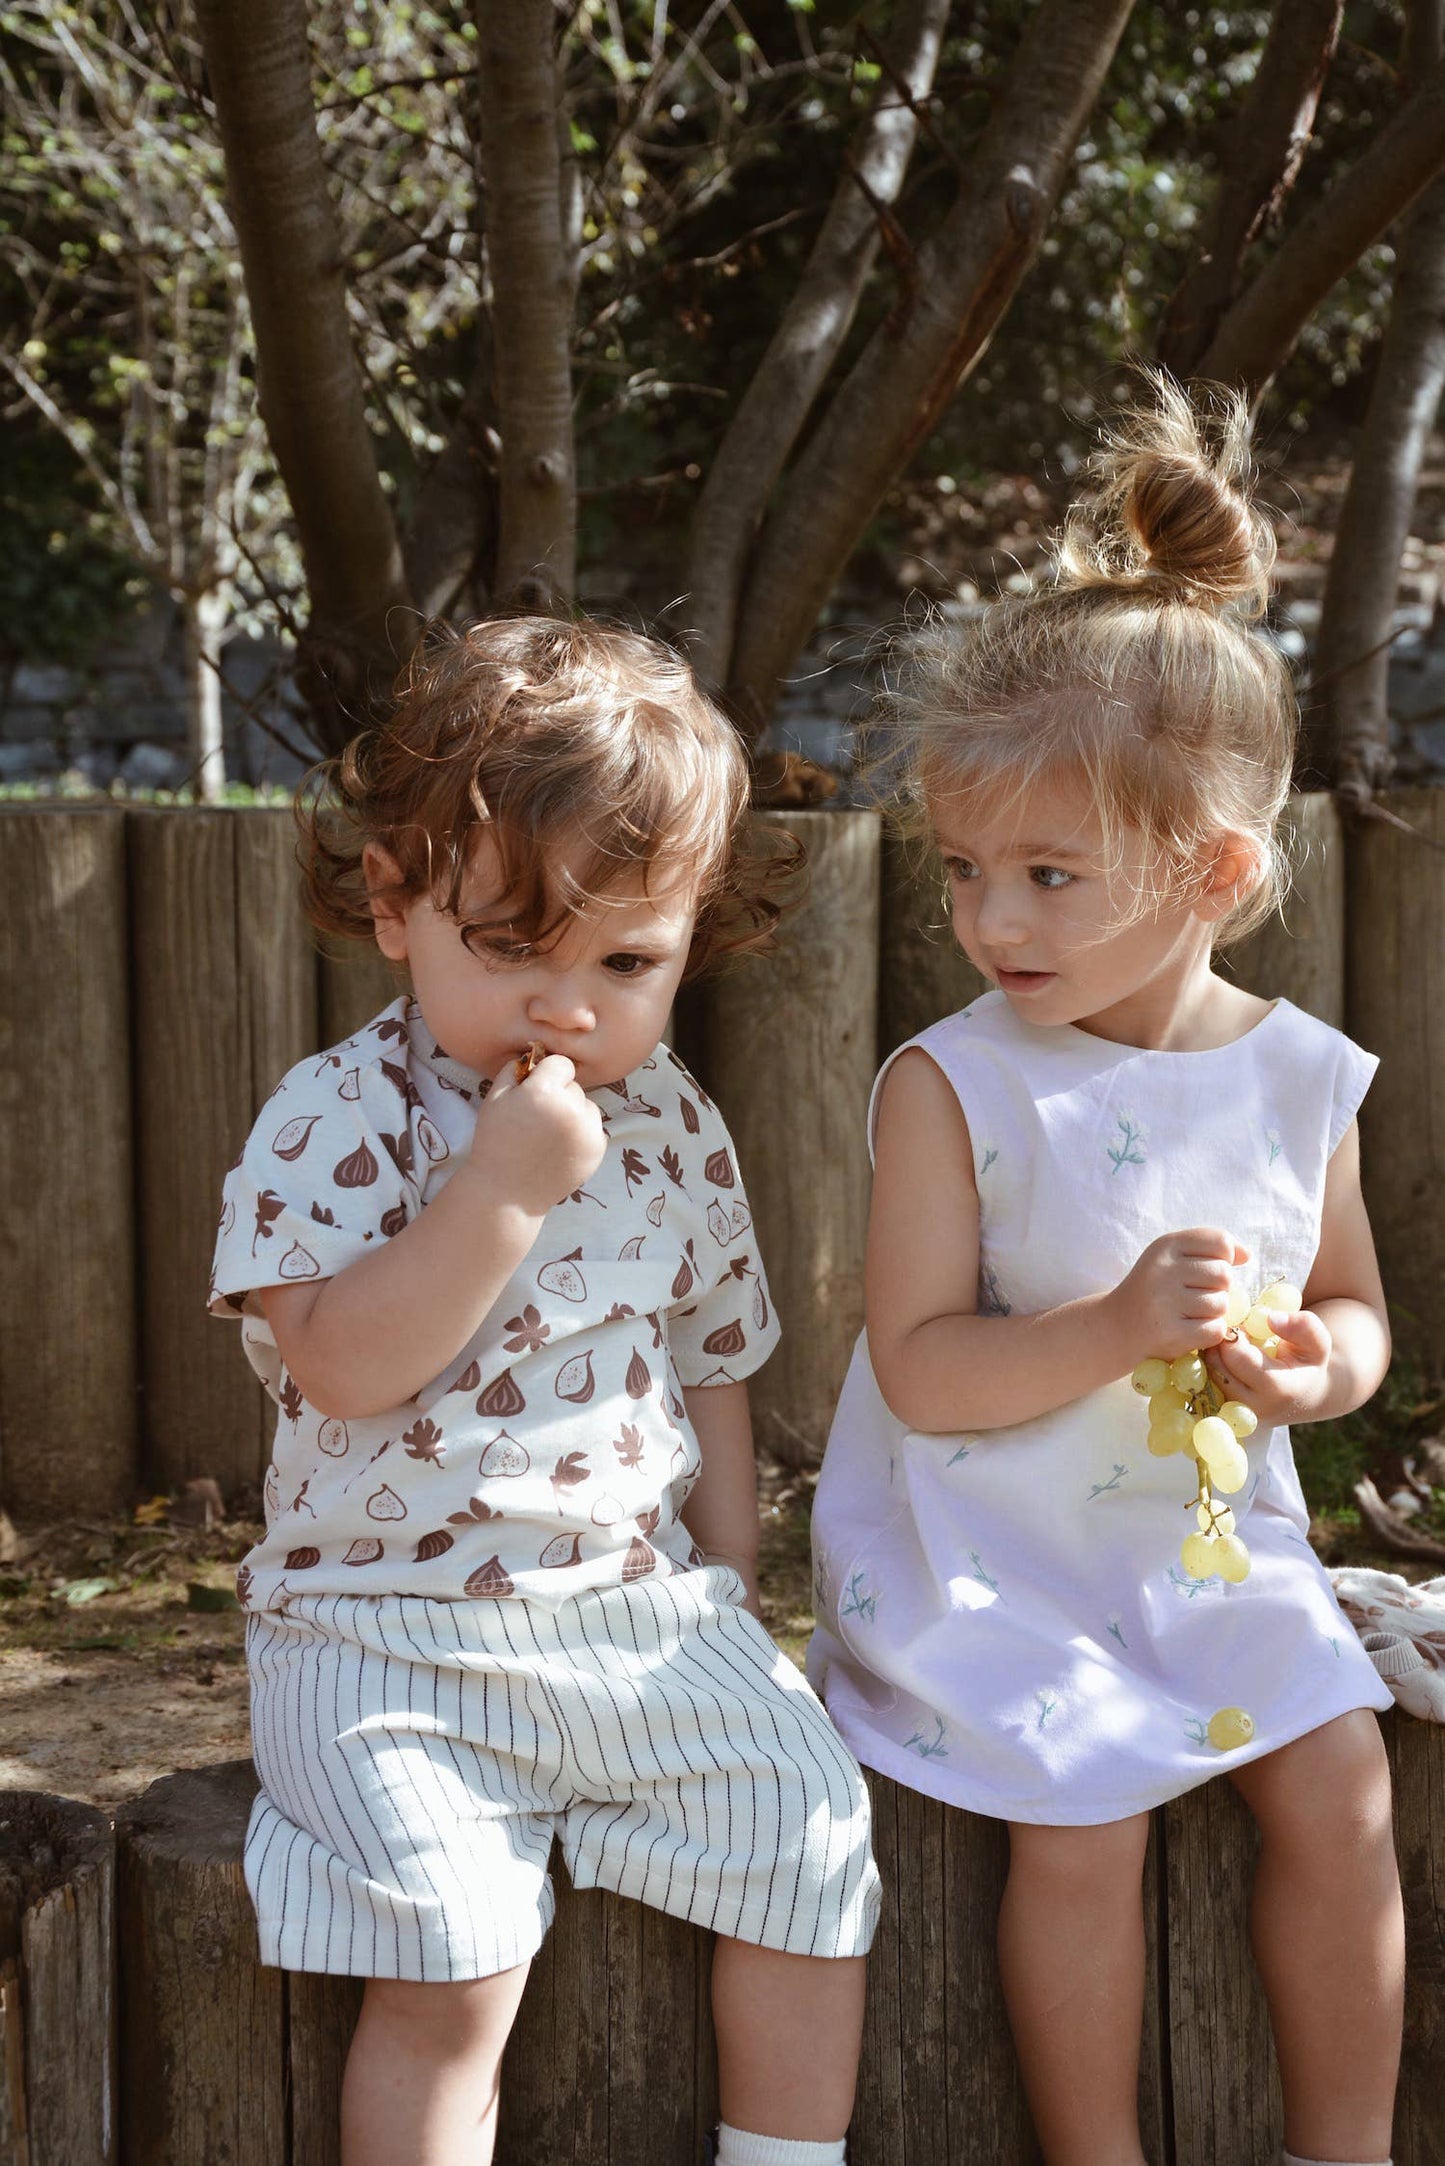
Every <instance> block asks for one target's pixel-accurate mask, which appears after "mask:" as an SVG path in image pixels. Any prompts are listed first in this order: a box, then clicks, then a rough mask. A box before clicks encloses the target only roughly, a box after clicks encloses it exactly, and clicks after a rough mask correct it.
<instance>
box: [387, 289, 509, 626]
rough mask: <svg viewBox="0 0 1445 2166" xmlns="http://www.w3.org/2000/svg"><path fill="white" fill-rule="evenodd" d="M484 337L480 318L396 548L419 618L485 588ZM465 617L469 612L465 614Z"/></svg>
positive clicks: (488, 441)
mask: <svg viewBox="0 0 1445 2166" xmlns="http://www.w3.org/2000/svg"><path fill="white" fill-rule="evenodd" d="M495 423H496V407H495V404H494V401H493V397H492V332H491V324H490V322H489V320H488V319H487V318H486V317H483V319H482V322H481V327H480V330H479V333H478V340H477V358H476V361H475V362H474V364H473V367H472V373H471V378H470V380H469V382H468V384H467V388H466V393H465V395H464V397H463V399H462V403H461V406H460V407H459V408H458V410H457V417H456V419H455V421H454V422H453V423H452V426H451V432H450V434H449V435H448V437H447V440H446V443H445V444H444V445H443V446H442V449H441V450H440V451H439V452H438V453H437V456H436V459H435V462H434V463H433V465H432V468H431V471H430V472H429V473H428V475H427V477H426V480H425V481H424V482H423V483H422V486H421V490H420V493H419V495H418V496H417V500H416V506H415V509H414V510H413V512H412V516H411V523H410V525H409V526H408V528H407V532H406V538H405V541H404V543H403V549H404V552H405V556H406V570H407V578H408V580H409V581H410V583H411V591H412V594H413V595H414V596H415V598H416V606H417V608H418V610H419V611H420V613H421V615H422V616H423V617H434V616H447V615H449V614H450V613H451V612H452V610H454V609H455V608H456V607H457V604H458V601H459V599H460V600H461V602H462V604H463V607H464V609H465V608H466V606H467V605H468V604H470V603H472V602H476V601H479V600H480V598H481V596H482V595H483V594H485V592H486V591H487V589H488V588H489V587H490V586H491V584H492V561H493V559H494V557H495V555H496V545H497V477H496V458H495V454H494V451H493V449H492V446H493V445H495V442H496V430H495ZM467 613H470V611H469V610H468V611H467Z"/></svg>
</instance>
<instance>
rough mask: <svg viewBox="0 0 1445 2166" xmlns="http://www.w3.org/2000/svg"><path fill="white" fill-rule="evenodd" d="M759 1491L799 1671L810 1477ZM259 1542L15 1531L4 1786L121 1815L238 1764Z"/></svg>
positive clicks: (162, 1534) (3, 1620)
mask: <svg viewBox="0 0 1445 2166" xmlns="http://www.w3.org/2000/svg"><path fill="white" fill-rule="evenodd" d="M761 1488H762V1495H761V1500H760V1502H761V1516H762V1554H763V1569H764V1577H765V1594H764V1602H765V1608H766V1610H767V1622H768V1629H769V1630H770V1631H771V1632H772V1634H773V1636H774V1638H775V1639H777V1640H778V1642H779V1644H780V1645H782V1646H783V1647H785V1648H786V1649H787V1651H788V1653H789V1654H791V1655H792V1656H793V1658H794V1659H795V1660H801V1658H802V1654H803V1650H804V1648H805V1647H806V1645H807V1637H808V1633H809V1632H810V1631H811V1629H812V1617H811V1614H810V1611H809V1606H808V1596H809V1570H808V1513H807V1507H808V1501H809V1499H810V1496H811V1478H810V1477H806V1476H804V1477H799V1476H796V1475H791V1474H789V1473H788V1472H787V1470H786V1469H784V1468H781V1467H766V1468H764V1469H763V1470H762V1484H761ZM144 1509H145V1507H142V1510H144ZM260 1531H261V1530H260V1527H259V1526H258V1525H257V1524H256V1523H255V1522H254V1521H250V1520H242V1519H235V1520H227V1521H225V1522H224V1523H223V1524H221V1525H220V1526H218V1527H214V1528H212V1529H210V1530H209V1531H206V1532H202V1531H200V1530H197V1529H187V1530H179V1529H176V1528H173V1527H171V1526H169V1525H167V1524H166V1522H165V1521H164V1519H161V1520H160V1522H159V1523H158V1524H156V1525H154V1526H144V1525H136V1524H135V1523H134V1522H133V1521H126V1520H119V1521H100V1520H96V1521H83V1522H77V1521H70V1522H67V1523H66V1524H64V1525H62V1526H55V1527H36V1528H30V1529H26V1530H23V1532H22V1534H21V1535H20V1537H19V1538H18V1540H17V1542H16V1543H15V1544H14V1545H12V1548H13V1551H14V1553H13V1554H12V1555H10V1556H9V1557H8V1558H7V1559H6V1560H5V1561H4V1562H0V1789H12V1790H46V1791H49V1792H51V1793H52V1794H53V1795H55V1796H59V1797H71V1798H82V1799H86V1800H88V1801H89V1802H91V1803H93V1804H96V1805H106V1806H114V1805H118V1804H119V1803H120V1802H121V1801H122V1800H123V1799H125V1798H129V1797H134V1796H136V1795H137V1794H138V1793H139V1792H140V1791H142V1790H144V1789H145V1788H146V1786H147V1785H148V1784H149V1783H151V1782H154V1781H155V1779H156V1778H157V1776H160V1775H169V1774H170V1773H172V1772H173V1770H174V1769H176V1768H178V1767H207V1766H210V1765H211V1764H213V1763H214V1762H216V1761H218V1760H237V1759H241V1758H244V1757H245V1755H246V1754H247V1753H248V1752H249V1751H250V1730H249V1725H248V1720H247V1706H246V1665H245V1653H244V1639H245V1619H244V1617H243V1614H242V1612H241V1611H240V1610H239V1609H238V1608H236V1607H235V1606H234V1601H235V1598H234V1596H233V1595H232V1594H231V1582H232V1580H233V1578H234V1576H235V1568H236V1565H237V1563H238V1562H239V1561H240V1559H241V1558H242V1557H243V1556H244V1555H245V1553H246V1551H247V1549H249V1548H250V1546H251V1543H252V1542H253V1541H254V1540H255V1539H256V1537H257V1535H258V1534H259V1533H260ZM217 1603H224V1604H227V1605H228V1606H226V1607H222V1608H213V1607H210V1606H208V1605H212V1604H217ZM198 1605H200V1606H198Z"/></svg>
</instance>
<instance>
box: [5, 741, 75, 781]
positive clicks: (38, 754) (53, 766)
mask: <svg viewBox="0 0 1445 2166" xmlns="http://www.w3.org/2000/svg"><path fill="white" fill-rule="evenodd" d="M62 765H63V762H62V760H61V757H60V754H59V753H58V752H57V751H56V749H55V747H54V745H53V744H51V743H50V742H49V741H48V740H47V739H46V738H43V737H32V738H28V739H26V740H25V741H23V742H22V743H20V744H13V745H0V782H38V781H44V780H48V779H49V777H50V776H51V775H58V774H59V773H60V770H61V767H62Z"/></svg>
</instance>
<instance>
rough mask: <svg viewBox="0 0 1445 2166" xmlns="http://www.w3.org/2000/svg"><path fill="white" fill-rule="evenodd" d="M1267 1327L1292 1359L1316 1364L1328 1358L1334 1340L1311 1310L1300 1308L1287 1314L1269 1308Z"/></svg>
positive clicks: (1280, 1310) (1281, 1310)
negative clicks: (1291, 1313) (1293, 1312)
mask: <svg viewBox="0 0 1445 2166" xmlns="http://www.w3.org/2000/svg"><path fill="white" fill-rule="evenodd" d="M1269 1328H1270V1330H1271V1331H1272V1332H1273V1333H1274V1335H1275V1337H1276V1338H1277V1339H1279V1340H1280V1341H1281V1342H1282V1344H1283V1345H1284V1346H1285V1347H1286V1348H1287V1349H1288V1351H1289V1353H1290V1355H1291V1357H1292V1359H1293V1360H1295V1361H1307V1362H1310V1363H1311V1364H1316V1365H1317V1364H1319V1363H1321V1362H1324V1361H1327V1360H1328V1359H1329V1355H1330V1349H1331V1347H1332V1346H1333V1344H1334V1341H1333V1340H1332V1339H1331V1337H1330V1334H1329V1330H1328V1327H1327V1326H1326V1325H1325V1324H1323V1323H1321V1321H1320V1319H1319V1317H1318V1316H1316V1315H1314V1314H1313V1312H1312V1311H1311V1310H1309V1309H1300V1310H1299V1311H1298V1312H1297V1313H1296V1314H1294V1315H1289V1314H1286V1312H1285V1311H1284V1310H1283V1309H1271V1310H1270V1312H1269Z"/></svg>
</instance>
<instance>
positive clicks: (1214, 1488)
mask: <svg viewBox="0 0 1445 2166" xmlns="http://www.w3.org/2000/svg"><path fill="white" fill-rule="evenodd" d="M1303 1305H1304V1297H1303V1295H1302V1294H1301V1293H1300V1290H1299V1288H1298V1287H1297V1286H1291V1285H1290V1284H1289V1282H1288V1280H1286V1279H1275V1280H1274V1281H1273V1282H1272V1283H1271V1284H1270V1285H1268V1286H1266V1287H1264V1288H1263V1289H1262V1291H1261V1292H1260V1293H1259V1294H1258V1295H1257V1296H1256V1298H1255V1299H1254V1300H1253V1301H1250V1300H1247V1299H1246V1297H1245V1296H1244V1295H1243V1294H1242V1293H1240V1292H1239V1290H1238V1289H1237V1288H1235V1289H1232V1290H1231V1292H1230V1296H1229V1305H1228V1307H1227V1309H1226V1310H1225V1319H1226V1321H1227V1323H1228V1325H1229V1328H1230V1330H1231V1332H1235V1331H1242V1332H1243V1333H1244V1336H1245V1337H1246V1338H1247V1339H1249V1340H1251V1341H1252V1342H1253V1344H1254V1345H1256V1346H1257V1347H1258V1348H1259V1350H1260V1352H1261V1353H1262V1354H1266V1355H1268V1356H1269V1357H1270V1359H1273V1358H1274V1356H1275V1355H1276V1354H1277V1353H1278V1352H1279V1340H1278V1339H1277V1338H1276V1337H1275V1335H1274V1333H1273V1332H1272V1331H1271V1330H1270V1328H1269V1312H1270V1310H1271V1309H1274V1310H1277V1311H1280V1312H1282V1313H1285V1314H1287V1315H1290V1316H1293V1315H1294V1314H1296V1312H1297V1311H1298V1310H1299V1309H1301V1308H1302V1307H1303ZM1129 1381H1130V1382H1131V1383H1132V1384H1133V1386H1134V1389H1135V1390H1136V1391H1137V1392H1139V1393H1140V1394H1141V1395H1142V1396H1143V1397H1144V1398H1146V1399H1147V1400H1148V1402H1149V1449H1150V1451H1151V1452H1153V1453H1154V1455H1155V1457H1156V1458H1160V1459H1167V1458H1170V1457H1172V1456H1173V1454H1174V1453H1176V1452H1187V1453H1188V1454H1189V1456H1190V1457H1191V1458H1192V1459H1193V1461H1194V1468H1195V1473H1196V1475H1197V1477H1198V1487H1197V1489H1196V1491H1195V1494H1194V1496H1193V1497H1191V1499H1190V1501H1189V1505H1188V1507H1187V1509H1189V1510H1191V1511H1193V1513H1194V1515H1195V1526H1196V1531H1195V1532H1194V1533H1193V1534H1186V1535H1185V1537H1184V1542H1183V1546H1182V1548H1181V1549H1180V1552H1179V1561H1180V1563H1181V1564H1182V1565H1183V1567H1184V1569H1185V1571H1186V1572H1187V1573H1188V1574H1189V1577H1190V1578H1191V1579H1212V1578H1213V1576H1214V1574H1215V1573H1216V1572H1217V1573H1218V1574H1219V1576H1220V1578H1221V1579H1227V1580H1231V1581H1233V1582H1234V1583H1235V1584H1236V1585H1237V1584H1238V1582H1239V1581H1240V1580H1242V1579H1247V1578H1248V1577H1249V1551H1248V1550H1247V1549H1246V1548H1245V1545H1244V1543H1243V1542H1242V1541H1241V1540H1240V1538H1239V1536H1238V1535H1237V1534H1236V1533H1235V1531H1234V1513H1233V1512H1232V1510H1231V1509H1230V1507H1229V1506H1228V1505H1227V1504H1221V1503H1220V1502H1219V1498H1220V1497H1221V1496H1233V1495H1234V1493H1235V1492H1236V1490H1239V1489H1242V1488H1243V1487H1244V1484H1245V1481H1246V1480H1247V1478H1248V1475H1249V1461H1248V1459H1247V1458H1246V1457H1245V1452H1244V1439H1245V1438H1246V1437H1247V1436H1251V1435H1253V1433H1254V1431H1255V1430H1256V1429H1257V1428H1258V1427H1259V1417H1258V1416H1257V1415H1256V1414H1255V1412H1254V1410H1253V1409H1252V1408H1251V1407H1247V1406H1244V1405H1243V1404H1241V1402H1240V1401H1239V1400H1238V1399H1226V1398H1225V1396H1224V1394H1223V1392H1222V1391H1220V1389H1219V1387H1218V1385H1217V1384H1216V1383H1215V1382H1214V1381H1213V1379H1212V1378H1211V1376H1210V1374H1209V1371H1208V1370H1207V1369H1206V1368H1205V1366H1204V1362H1203V1359H1202V1357H1201V1356H1200V1354H1199V1353H1198V1352H1197V1351H1195V1352H1194V1353H1190V1354H1180V1355H1178V1356H1177V1358H1176V1359H1175V1360H1173V1361H1162V1360H1159V1359H1158V1358H1154V1359H1151V1360H1149V1361H1141V1362H1140V1364H1139V1366H1138V1368H1137V1369H1136V1370H1135V1371H1134V1374H1133V1376H1132V1377H1131V1378H1130V1380H1129ZM1205 1734H1206V1736H1207V1737H1208V1739H1209V1742H1210V1744H1211V1745H1213V1746H1214V1747H1215V1748H1216V1750H1218V1751H1220V1752H1235V1751H1238V1750H1239V1748H1240V1747H1241V1746H1243V1745H1248V1744H1250V1743H1251V1742H1252V1740H1253V1738H1254V1717H1253V1716H1252V1715H1251V1714H1249V1713H1248V1712H1247V1711H1246V1710H1245V1709H1244V1708H1242V1707H1221V1708H1219V1709H1218V1710H1217V1711H1216V1712H1215V1713H1214V1714H1213V1715H1211V1716H1210V1718H1209V1721H1208V1723H1207V1725H1206V1729H1205Z"/></svg>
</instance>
